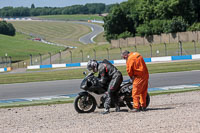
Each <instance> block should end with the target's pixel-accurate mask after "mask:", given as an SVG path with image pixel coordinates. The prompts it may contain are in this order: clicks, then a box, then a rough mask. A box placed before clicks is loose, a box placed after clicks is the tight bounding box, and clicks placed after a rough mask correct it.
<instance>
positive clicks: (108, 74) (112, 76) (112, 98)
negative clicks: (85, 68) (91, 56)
mask: <svg viewBox="0 0 200 133" xmlns="http://www.w3.org/2000/svg"><path fill="white" fill-rule="evenodd" d="M98 71H99V76H98V78H100V80H99V82H101V83H102V84H103V85H105V86H108V91H107V92H108V93H107V97H106V101H105V104H104V107H105V108H106V109H109V108H110V105H111V102H112V103H114V104H115V106H116V105H117V103H118V101H117V99H118V98H117V92H118V91H119V88H120V85H121V83H122V81H123V77H122V74H121V72H120V71H118V70H117V68H116V67H115V66H114V65H112V64H111V63H110V62H109V61H108V60H106V59H104V60H103V62H101V63H99V65H98Z"/></svg>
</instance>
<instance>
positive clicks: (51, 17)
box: [37, 14, 103, 21]
mask: <svg viewBox="0 0 200 133" xmlns="http://www.w3.org/2000/svg"><path fill="white" fill-rule="evenodd" d="M37 18H40V19H49V20H65V21H88V20H101V21H102V20H103V17H102V16H99V15H81V14H79V15H48V16H38V17H37Z"/></svg>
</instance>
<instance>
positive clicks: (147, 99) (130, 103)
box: [126, 93, 150, 109]
mask: <svg viewBox="0 0 200 133" xmlns="http://www.w3.org/2000/svg"><path fill="white" fill-rule="evenodd" d="M131 98H132V97H131ZM149 103H150V96H149V93H147V97H146V104H147V106H146V107H148V106H149ZM126 105H127V106H128V108H129V109H133V100H132V101H126Z"/></svg>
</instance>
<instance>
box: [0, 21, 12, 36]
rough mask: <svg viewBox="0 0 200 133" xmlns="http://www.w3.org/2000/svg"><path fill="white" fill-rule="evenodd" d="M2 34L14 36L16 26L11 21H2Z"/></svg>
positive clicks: (0, 31)
mask: <svg viewBox="0 0 200 133" xmlns="http://www.w3.org/2000/svg"><path fill="white" fill-rule="evenodd" d="M0 34H4V35H9V36H14V35H15V28H14V26H13V25H12V24H11V23H7V22H6V21H1V22H0Z"/></svg>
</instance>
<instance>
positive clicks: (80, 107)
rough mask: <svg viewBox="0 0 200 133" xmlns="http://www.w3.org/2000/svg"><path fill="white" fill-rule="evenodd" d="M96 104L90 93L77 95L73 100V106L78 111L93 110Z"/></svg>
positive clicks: (87, 111) (88, 111) (89, 111)
mask: <svg viewBox="0 0 200 133" xmlns="http://www.w3.org/2000/svg"><path fill="white" fill-rule="evenodd" d="M96 106H97V104H96V101H95V99H94V98H93V97H92V96H91V95H78V96H77V97H76V98H75V100H74V108H75V110H76V111H77V112H78V113H91V112H94V110H95V109H96Z"/></svg>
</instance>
